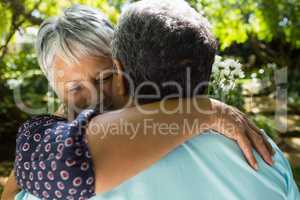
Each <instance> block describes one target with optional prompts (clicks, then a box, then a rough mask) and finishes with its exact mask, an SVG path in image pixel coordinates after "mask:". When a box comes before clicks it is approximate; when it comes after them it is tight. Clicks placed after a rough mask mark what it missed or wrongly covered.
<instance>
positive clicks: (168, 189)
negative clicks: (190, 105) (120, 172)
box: [93, 134, 300, 200]
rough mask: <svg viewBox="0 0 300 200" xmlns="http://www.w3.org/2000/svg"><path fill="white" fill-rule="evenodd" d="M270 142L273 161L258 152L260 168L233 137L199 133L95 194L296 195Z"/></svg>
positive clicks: (145, 199)
mask: <svg viewBox="0 0 300 200" xmlns="http://www.w3.org/2000/svg"><path fill="white" fill-rule="evenodd" d="M272 145H273V147H274V148H275V150H276V155H275V156H274V166H273V167H270V166H268V165H267V164H266V163H264V161H263V160H262V159H261V158H260V157H259V156H257V155H256V157H257V160H258V163H259V171H258V172H256V171H254V170H253V169H252V168H250V166H249V165H248V164H247V163H246V161H245V160H244V159H243V155H242V153H241V151H240V149H239V148H238V146H237V145H236V144H235V143H234V142H233V141H231V140H229V139H226V138H224V137H223V136H221V135H218V134H205V135H201V136H197V137H195V138H193V139H191V140H190V141H187V142H186V143H184V144H183V145H181V146H180V147H178V148H177V149H175V150H174V151H172V152H171V153H169V154H168V155H167V156H166V157H164V158H163V159H161V160H160V161H158V162H157V163H155V164H154V165H152V166H151V167H150V168H148V169H146V170H144V171H143V172H141V173H139V174H138V175H136V176H134V177H133V178H131V179H129V180H128V181H126V182H124V183H122V184H121V185H120V186H118V187H116V188H115V189H114V190H113V191H111V192H107V193H105V194H103V195H101V196H97V197H95V198H93V199H97V200H102V199H108V200H123V199H124V200H125V199H128V200H169V199H170V200H183V199H186V200H194V199H195V200H196V199H197V200H198V199H205V200H210V199H216V200H219V199H230V200H234V199H241V200H247V199H249V200H250V199H251V200H253V199H255V200H260V199H262V200H265V199H270V200H282V199H289V200H298V199H300V196H299V191H298V188H297V186H296V184H295V182H294V179H293V177H292V172H291V169H290V166H289V163H288V161H287V160H286V159H285V158H284V156H283V153H282V152H281V151H280V150H279V148H278V147H277V146H276V145H275V144H274V143H273V142H272Z"/></svg>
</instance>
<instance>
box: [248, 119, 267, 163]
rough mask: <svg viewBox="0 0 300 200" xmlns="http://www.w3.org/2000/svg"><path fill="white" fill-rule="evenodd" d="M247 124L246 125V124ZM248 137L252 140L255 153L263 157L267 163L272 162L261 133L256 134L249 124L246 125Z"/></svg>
mask: <svg viewBox="0 0 300 200" xmlns="http://www.w3.org/2000/svg"><path fill="white" fill-rule="evenodd" d="M247 126H248V125H247ZM247 132H248V137H249V139H250V141H251V142H252V144H253V146H254V148H255V149H256V151H257V153H258V154H259V155H260V156H261V157H262V158H263V159H264V161H265V162H266V163H268V164H269V165H272V164H273V159H272V155H271V153H270V152H269V150H268V147H267V145H266V142H265V141H264V138H263V136H262V135H259V134H257V133H256V132H255V131H254V130H253V129H252V128H250V127H249V126H248V127H247Z"/></svg>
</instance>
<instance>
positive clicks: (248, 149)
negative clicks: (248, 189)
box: [237, 133, 258, 170]
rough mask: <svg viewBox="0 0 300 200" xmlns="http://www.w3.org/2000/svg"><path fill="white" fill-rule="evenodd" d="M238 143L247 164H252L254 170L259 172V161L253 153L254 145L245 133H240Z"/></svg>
mask: <svg viewBox="0 0 300 200" xmlns="http://www.w3.org/2000/svg"><path fill="white" fill-rule="evenodd" d="M237 143H238V145H239V146H240V148H241V150H242V152H243V153H244V156H245V158H246V160H247V162H248V163H249V164H250V166H251V167H252V168H253V169H255V170H258V165H257V161H256V158H255V157H254V153H253V151H252V145H251V142H250V141H249V139H248V138H247V137H246V136H245V135H244V134H243V133H238V134H237Z"/></svg>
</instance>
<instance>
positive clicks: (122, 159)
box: [87, 97, 272, 193]
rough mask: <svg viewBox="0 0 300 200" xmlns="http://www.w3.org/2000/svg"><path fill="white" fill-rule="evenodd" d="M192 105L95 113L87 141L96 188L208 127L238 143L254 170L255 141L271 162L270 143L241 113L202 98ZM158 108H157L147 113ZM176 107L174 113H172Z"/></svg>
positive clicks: (145, 164)
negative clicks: (96, 114) (253, 150)
mask: <svg viewBox="0 0 300 200" xmlns="http://www.w3.org/2000/svg"><path fill="white" fill-rule="evenodd" d="M190 103H191V99H185V100H182V101H181V100H169V101H166V102H165V104H164V107H162V104H161V103H159V102H158V103H152V104H148V105H144V106H142V107H140V108H138V107H133V108H128V109H124V110H121V111H115V112H109V113H107V114H103V115H99V116H97V117H95V118H94V119H93V120H92V121H91V122H90V123H89V126H88V130H87V139H88V142H89V147H90V150H91V154H92V158H93V162H94V167H95V173H96V180H101V181H96V192H98V193H100V192H104V191H108V190H110V189H112V188H113V187H115V186H117V185H118V184H120V183H121V182H122V181H124V180H126V179H128V178H130V177H132V176H134V175H135V174H137V173H138V172H139V171H141V170H143V169H145V168H147V167H149V166H150V165H151V164H153V163H155V162H156V161H157V160H159V159H161V158H162V157H163V156H165V155H166V154H167V153H169V152H170V151H172V150H173V149H174V148H176V147H177V146H178V145H180V144H182V143H183V142H185V141H186V140H188V139H190V138H191V137H193V136H195V135H197V134H199V133H201V132H203V131H205V130H209V129H214V130H216V131H218V132H220V133H222V134H224V135H225V136H227V137H229V138H231V139H233V140H235V141H237V143H238V144H239V145H240V147H241V149H242V150H243V152H244V154H245V157H246V158H247V160H248V162H249V163H250V164H251V166H253V167H254V168H257V165H256V160H255V158H254V156H253V152H252V143H253V144H254V145H253V146H254V148H256V149H257V151H258V152H259V153H260V154H261V155H262V157H263V158H264V159H265V160H266V161H267V162H268V163H269V164H271V163H272V159H271V153H270V152H271V150H268V148H269V146H268V143H267V142H266V141H264V139H263V136H261V135H260V134H259V133H258V129H256V128H255V127H254V126H253V125H252V124H251V123H250V122H249V121H248V120H247V119H246V118H245V117H244V116H243V115H242V113H239V112H238V111H237V110H235V109H234V108H232V107H229V106H227V105H225V104H222V103H221V102H219V101H216V100H211V99H208V98H204V97H201V98H197V99H196V101H195V104H190ZM141 108H142V109H143V112H141ZM178 108H182V109H183V110H177V109H178ZM200 108H201V110H200ZM153 110H157V112H156V113H151V114H149V113H148V114H145V111H147V112H149V111H153ZM171 111H173V113H172V114H170V113H167V112H171ZM270 149H271V148H270Z"/></svg>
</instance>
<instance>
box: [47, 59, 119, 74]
mask: <svg viewBox="0 0 300 200" xmlns="http://www.w3.org/2000/svg"><path fill="white" fill-rule="evenodd" d="M112 65H113V64H112V60H111V58H108V57H101V56H98V57H96V56H82V57H81V58H79V59H78V60H77V61H76V62H70V61H67V60H65V59H63V58H61V57H60V56H55V58H54V61H53V65H52V66H53V70H54V71H55V72H58V71H65V72H72V73H82V74H90V73H92V74H91V75H93V74H94V73H101V72H102V71H104V70H110V69H111V68H112ZM55 72H54V73H55Z"/></svg>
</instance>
